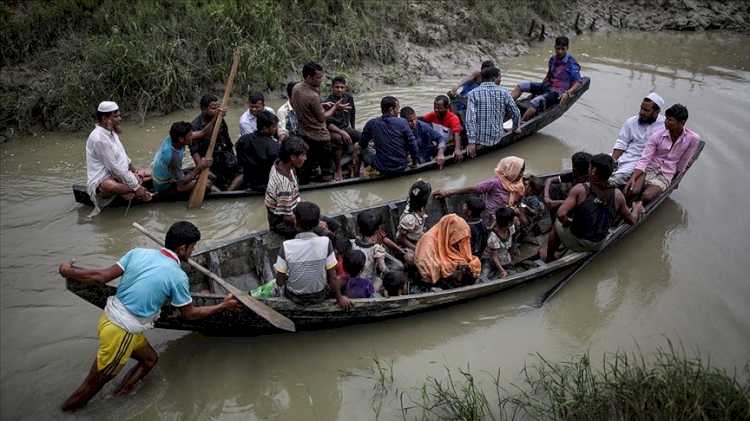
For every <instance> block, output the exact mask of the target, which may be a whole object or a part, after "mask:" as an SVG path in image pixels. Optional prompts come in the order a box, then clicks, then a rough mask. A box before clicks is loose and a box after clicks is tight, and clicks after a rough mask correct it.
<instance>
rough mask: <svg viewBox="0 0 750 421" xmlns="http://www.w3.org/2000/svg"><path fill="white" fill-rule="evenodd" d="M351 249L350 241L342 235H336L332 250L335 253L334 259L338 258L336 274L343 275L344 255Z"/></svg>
mask: <svg viewBox="0 0 750 421" xmlns="http://www.w3.org/2000/svg"><path fill="white" fill-rule="evenodd" d="M351 249H352V242H351V241H350V240H349V239H348V238H347V237H344V236H343V235H339V236H338V237H336V243H335V244H334V245H333V251H334V253H335V254H336V260H338V262H339V264H338V268H337V269H336V275H343V274H345V273H346V272H345V271H344V255H345V254H346V252H347V251H349V250H351Z"/></svg>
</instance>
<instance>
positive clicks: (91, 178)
mask: <svg viewBox="0 0 750 421" xmlns="http://www.w3.org/2000/svg"><path fill="white" fill-rule="evenodd" d="M96 117H97V120H98V121H99V122H98V124H97V125H96V127H95V128H94V130H93V131H92V132H91V134H90V135H89V138H88V140H86V176H87V181H86V191H87V192H88V194H89V197H90V198H91V201H92V202H94V211H93V212H91V214H90V215H89V216H95V215H96V214H98V213H99V212H100V209H101V208H102V207H104V206H107V205H108V204H109V203H110V202H112V200H113V199H114V197H115V196H117V195H120V196H122V197H124V198H125V199H126V200H130V199H132V198H133V197H137V198H138V199H140V200H144V201H148V200H151V193H149V192H148V190H146V188H145V187H143V182H144V181H147V180H150V179H151V173H150V172H149V171H147V170H143V169H137V168H135V167H134V166H133V164H132V162H131V161H130V158H128V155H127V154H126V153H125V148H124V147H123V146H122V143H121V142H120V136H119V134H120V133H121V132H122V128H121V125H120V124H121V122H122V116H121V115H120V107H118V106H117V104H116V103H115V102H112V101H103V102H102V103H100V104H99V107H98V108H97V112H96Z"/></svg>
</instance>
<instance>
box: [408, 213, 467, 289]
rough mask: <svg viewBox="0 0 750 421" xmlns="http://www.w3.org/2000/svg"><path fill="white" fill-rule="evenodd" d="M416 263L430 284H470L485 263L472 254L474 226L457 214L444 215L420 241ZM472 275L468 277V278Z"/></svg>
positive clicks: (415, 256)
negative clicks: (472, 230) (443, 282)
mask: <svg viewBox="0 0 750 421" xmlns="http://www.w3.org/2000/svg"><path fill="white" fill-rule="evenodd" d="M414 264H416V265H417V268H419V273H420V274H421V275H422V280H423V281H424V282H427V283H430V284H436V283H438V282H439V281H441V280H442V281H446V282H445V283H446V284H448V285H455V284H459V285H461V284H471V283H473V282H474V280H475V279H476V278H477V277H479V274H480V273H481V271H482V264H481V263H480V261H479V259H478V258H477V257H476V256H473V255H472V254H471V229H470V228H469V224H467V223H466V221H465V220H464V219H463V218H461V217H459V216H458V215H456V214H449V215H445V216H444V217H442V218H441V219H440V221H438V223H437V224H435V226H433V227H432V228H430V230H429V231H427V232H426V233H425V234H424V235H423V236H422V238H421V239H420V240H419V242H418V243H417V249H416V250H415V251H414ZM467 278H469V279H467Z"/></svg>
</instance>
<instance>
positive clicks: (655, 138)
mask: <svg viewBox="0 0 750 421" xmlns="http://www.w3.org/2000/svg"><path fill="white" fill-rule="evenodd" d="M664 114H665V116H666V120H665V121H664V129H662V130H659V131H658V132H656V133H654V134H653V135H651V137H650V138H649V140H648V144H647V145H646V148H645V149H644V150H643V155H641V159H639V160H638V163H637V164H636V165H635V171H633V175H631V176H630V180H628V182H627V184H625V194H627V195H629V196H630V197H632V198H636V197H638V195H641V199H642V200H643V204H644V205H645V204H646V203H648V202H650V201H652V200H654V199H656V198H657V197H658V196H659V195H660V194H661V193H662V192H663V191H664V190H666V189H667V187H669V185H670V184H672V183H673V182H674V180H675V179H676V178H677V176H678V175H680V173H681V172H683V171H685V169H686V168H687V167H688V165H690V164H691V162H692V158H693V155H695V150H696V149H697V148H698V143H699V142H700V137H699V136H698V135H697V134H696V133H695V132H693V131H691V130H688V129H686V128H685V122H686V121H687V119H688V110H687V108H685V106H684V105H681V104H675V105H673V106H671V107H669V109H668V110H667V111H666V112H665V113H664Z"/></svg>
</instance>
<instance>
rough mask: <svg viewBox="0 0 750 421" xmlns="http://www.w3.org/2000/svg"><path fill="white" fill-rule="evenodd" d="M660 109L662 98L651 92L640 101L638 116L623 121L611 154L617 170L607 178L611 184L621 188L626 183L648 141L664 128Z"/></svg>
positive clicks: (662, 103)
mask: <svg viewBox="0 0 750 421" xmlns="http://www.w3.org/2000/svg"><path fill="white" fill-rule="evenodd" d="M662 107H664V100H663V99H662V97H660V96H659V95H658V94H657V93H656V92H651V93H650V94H648V95H647V96H646V97H645V98H643V101H641V111H640V112H639V113H638V115H634V116H633V117H630V118H629V119H627V120H625V124H623V125H622V129H621V130H620V134H619V135H618V136H617V141H616V142H615V147H614V151H613V152H612V159H614V160H615V163H616V164H617V170H616V171H615V172H614V173H612V176H611V177H610V178H609V182H610V183H611V184H614V185H616V186H618V187H622V186H624V185H625V183H627V182H628V180H629V179H630V176H631V175H632V174H633V171H634V170H635V164H636V163H637V162H638V160H639V159H640V158H641V154H642V153H643V149H644V148H645V147H646V144H647V143H648V139H649V138H650V137H651V135H652V134H654V133H655V132H657V131H659V130H661V129H663V128H664V116H663V115H659V112H660V111H661V109H662Z"/></svg>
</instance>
